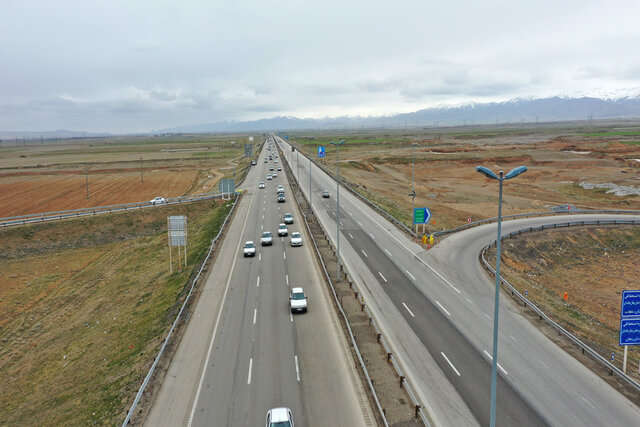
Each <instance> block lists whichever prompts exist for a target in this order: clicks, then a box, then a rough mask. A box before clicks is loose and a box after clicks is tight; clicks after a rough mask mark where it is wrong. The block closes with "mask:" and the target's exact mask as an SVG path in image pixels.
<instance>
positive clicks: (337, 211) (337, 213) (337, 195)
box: [331, 139, 344, 280]
mask: <svg viewBox="0 0 640 427" xmlns="http://www.w3.org/2000/svg"><path fill="white" fill-rule="evenodd" d="M331 144H333V145H335V146H336V149H337V152H336V169H337V175H338V181H337V184H336V200H337V202H336V204H337V206H338V208H337V210H336V228H337V230H338V232H337V242H336V243H337V245H336V246H337V249H338V264H337V266H336V280H340V146H341V145H342V144H344V139H343V140H342V141H340V142H333V141H331Z"/></svg>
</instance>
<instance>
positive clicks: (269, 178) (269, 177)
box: [267, 173, 271, 181]
mask: <svg viewBox="0 0 640 427" xmlns="http://www.w3.org/2000/svg"><path fill="white" fill-rule="evenodd" d="M267 180H268V181H271V174H270V173H268V174H267Z"/></svg>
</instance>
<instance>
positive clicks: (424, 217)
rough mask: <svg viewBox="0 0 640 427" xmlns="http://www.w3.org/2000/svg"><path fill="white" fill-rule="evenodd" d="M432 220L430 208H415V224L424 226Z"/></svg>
mask: <svg viewBox="0 0 640 427" xmlns="http://www.w3.org/2000/svg"><path fill="white" fill-rule="evenodd" d="M429 218H431V211H430V210H429V208H414V209H413V223H414V224H424V223H427V222H429Z"/></svg>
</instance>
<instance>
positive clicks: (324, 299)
mask: <svg viewBox="0 0 640 427" xmlns="http://www.w3.org/2000/svg"><path fill="white" fill-rule="evenodd" d="M296 214H298V215H299V212H296ZM298 218H299V216H296V219H295V220H294V221H295V222H294V224H293V225H295V224H296V223H298V224H299V225H300V227H303V224H302V223H301V222H302V221H303V219H300V220H299V221H300V222H298ZM292 229H293V228H292V227H290V230H292ZM296 231H300V232H301V233H302V236H303V246H302V247H291V246H290V245H289V243H288V241H287V240H286V239H285V250H286V252H287V277H288V280H287V284H288V287H287V289H290V288H291V287H294V286H302V287H303V289H304V291H305V294H307V296H308V304H309V308H308V311H307V312H306V313H304V314H297V315H293V316H292V318H293V324H294V329H295V331H296V336H297V342H298V347H297V348H298V359H299V364H300V377H301V382H302V387H303V390H304V396H305V398H304V402H305V410H306V412H307V414H308V418H309V419H310V420H322V422H320V424H322V425H349V426H364V425H375V421H374V420H375V417H374V416H373V412H372V409H371V407H370V405H369V402H368V399H367V397H366V391H365V390H364V385H363V384H362V382H361V381H360V379H359V376H358V372H357V371H356V369H357V368H356V367H355V364H354V362H353V359H352V357H351V354H350V353H349V349H348V346H347V339H346V336H345V335H344V332H343V330H342V327H341V325H340V323H339V321H338V319H337V314H336V313H335V311H334V310H333V308H332V304H333V302H332V300H331V298H332V296H331V295H330V294H329V290H328V289H327V287H326V285H325V283H324V280H323V278H322V274H321V273H320V270H319V267H318V265H317V262H316V260H315V257H314V255H313V253H312V249H311V245H312V243H311V240H310V238H309V236H308V234H307V233H306V228H302V229H299V230H296ZM327 391H330V392H327Z"/></svg>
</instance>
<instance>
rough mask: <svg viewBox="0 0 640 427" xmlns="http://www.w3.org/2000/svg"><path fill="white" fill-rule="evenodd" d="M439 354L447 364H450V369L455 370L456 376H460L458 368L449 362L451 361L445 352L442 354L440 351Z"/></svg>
mask: <svg viewBox="0 0 640 427" xmlns="http://www.w3.org/2000/svg"><path fill="white" fill-rule="evenodd" d="M440 354H441V355H442V357H444V360H446V361H447V363H448V364H449V366H451V369H453V370H454V371H455V373H456V374H458V376H460V372H458V370H457V369H456V367H455V366H453V363H451V361H450V360H449V358H448V357H447V355H446V354H444V353H443V352H440Z"/></svg>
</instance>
